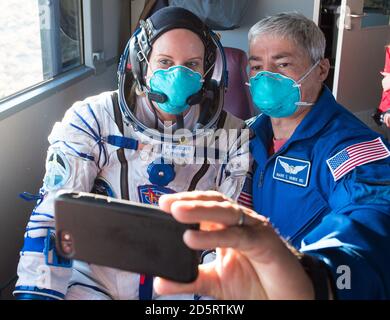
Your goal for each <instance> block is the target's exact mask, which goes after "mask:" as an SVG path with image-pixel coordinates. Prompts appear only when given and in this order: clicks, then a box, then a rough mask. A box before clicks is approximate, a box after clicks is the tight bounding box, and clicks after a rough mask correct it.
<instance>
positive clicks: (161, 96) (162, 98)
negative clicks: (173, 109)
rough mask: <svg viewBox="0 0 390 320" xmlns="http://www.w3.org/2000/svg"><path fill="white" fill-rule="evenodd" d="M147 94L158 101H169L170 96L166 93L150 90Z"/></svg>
mask: <svg viewBox="0 0 390 320" xmlns="http://www.w3.org/2000/svg"><path fill="white" fill-rule="evenodd" d="M147 96H148V98H149V99H150V100H152V101H155V102H158V103H164V102H167V101H168V97H167V96H166V95H165V94H164V93H158V92H150V91H148V93H147Z"/></svg>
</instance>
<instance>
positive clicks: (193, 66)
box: [186, 61, 198, 68]
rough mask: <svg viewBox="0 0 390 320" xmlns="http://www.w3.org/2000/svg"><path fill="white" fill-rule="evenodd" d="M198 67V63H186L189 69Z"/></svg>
mask: <svg viewBox="0 0 390 320" xmlns="http://www.w3.org/2000/svg"><path fill="white" fill-rule="evenodd" d="M197 66H198V62H195V61H191V62H187V63H186V67H188V68H196V67H197Z"/></svg>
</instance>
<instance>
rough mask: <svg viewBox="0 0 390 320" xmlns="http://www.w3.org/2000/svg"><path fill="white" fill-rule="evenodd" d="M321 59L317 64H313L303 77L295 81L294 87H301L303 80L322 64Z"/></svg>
mask: <svg viewBox="0 0 390 320" xmlns="http://www.w3.org/2000/svg"><path fill="white" fill-rule="evenodd" d="M320 62H321V60H318V61H317V62H316V63H315V64H313V65H312V66H311V68H310V69H309V71H307V72H306V73H305V74H304V75H303V76H302V78H300V79H299V80H298V81H296V82H295V84H294V87H300V86H301V84H302V82H303V81H305V79H306V78H307V77H308V76H309V75H310V74H311V73H312V71H313V70H314V69H315V68H316V67H317V66H318V65H319V64H320Z"/></svg>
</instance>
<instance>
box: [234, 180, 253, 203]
mask: <svg viewBox="0 0 390 320" xmlns="http://www.w3.org/2000/svg"><path fill="white" fill-rule="evenodd" d="M237 203H238V204H241V205H243V206H244V207H247V208H250V209H252V208H253V201H252V178H250V177H247V178H246V179H245V182H244V186H243V188H242V190H241V193H240V196H239V197H238V199H237Z"/></svg>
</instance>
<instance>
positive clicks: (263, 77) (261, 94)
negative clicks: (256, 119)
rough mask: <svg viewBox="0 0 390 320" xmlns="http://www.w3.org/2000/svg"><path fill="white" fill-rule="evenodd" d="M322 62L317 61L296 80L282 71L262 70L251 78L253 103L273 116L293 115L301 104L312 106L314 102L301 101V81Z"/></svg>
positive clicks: (263, 111)
mask: <svg viewBox="0 0 390 320" xmlns="http://www.w3.org/2000/svg"><path fill="white" fill-rule="evenodd" d="M319 63H320V61H318V62H317V63H315V64H314V65H313V66H312V67H311V68H310V69H309V71H308V72H306V74H305V75H304V76H303V77H302V78H301V79H299V80H298V81H295V80H294V79H291V78H289V77H286V76H284V75H282V74H280V73H273V72H269V71H261V72H259V73H257V74H256V75H255V76H254V77H252V78H250V80H249V86H250V92H251V95H252V100H253V103H254V104H255V105H256V106H257V107H258V108H259V109H260V111H261V112H262V113H264V114H266V115H268V116H270V117H272V118H285V117H289V116H292V115H293V114H294V113H295V112H296V111H297V109H298V107H299V106H311V105H313V103H307V102H301V100H302V95H301V89H300V86H301V83H302V82H303V81H304V80H305V79H306V78H307V77H308V76H309V74H310V73H311V72H312V71H313V70H314V68H315V67H316V66H317V65H318V64H319Z"/></svg>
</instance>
